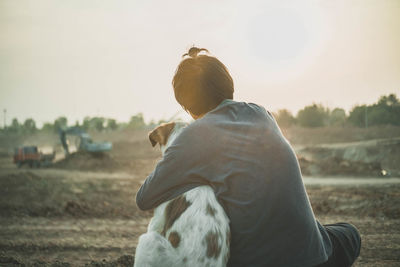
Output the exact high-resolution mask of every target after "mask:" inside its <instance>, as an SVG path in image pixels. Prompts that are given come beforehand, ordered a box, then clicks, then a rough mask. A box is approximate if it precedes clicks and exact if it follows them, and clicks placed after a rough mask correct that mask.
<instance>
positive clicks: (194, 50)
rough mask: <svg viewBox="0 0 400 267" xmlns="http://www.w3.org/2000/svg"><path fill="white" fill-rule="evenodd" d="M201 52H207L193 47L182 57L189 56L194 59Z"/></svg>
mask: <svg viewBox="0 0 400 267" xmlns="http://www.w3.org/2000/svg"><path fill="white" fill-rule="evenodd" d="M201 51H205V52H207V53H208V50H207V49H205V48H198V47H195V46H193V47H191V48H190V49H189V51H188V52H187V53H185V54H184V55H183V56H182V57H185V56H189V57H191V58H195V57H197V54H198V53H200V52H201Z"/></svg>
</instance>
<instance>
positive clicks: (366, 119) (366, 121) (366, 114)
mask: <svg viewBox="0 0 400 267" xmlns="http://www.w3.org/2000/svg"><path fill="white" fill-rule="evenodd" d="M367 109H368V106H367V105H365V128H368V111H367Z"/></svg>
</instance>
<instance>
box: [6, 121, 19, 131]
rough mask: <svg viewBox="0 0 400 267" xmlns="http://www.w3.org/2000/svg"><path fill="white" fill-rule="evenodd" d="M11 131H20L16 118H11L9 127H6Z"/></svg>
mask: <svg viewBox="0 0 400 267" xmlns="http://www.w3.org/2000/svg"><path fill="white" fill-rule="evenodd" d="M7 130H8V131H9V132H11V133H19V132H21V125H20V124H19V122H18V119H17V118H14V119H12V121H11V125H10V127H8V129H7Z"/></svg>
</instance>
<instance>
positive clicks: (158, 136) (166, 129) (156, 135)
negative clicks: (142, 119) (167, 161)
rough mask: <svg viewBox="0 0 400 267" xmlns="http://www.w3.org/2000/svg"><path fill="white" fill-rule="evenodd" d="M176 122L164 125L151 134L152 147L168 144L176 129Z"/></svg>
mask: <svg viewBox="0 0 400 267" xmlns="http://www.w3.org/2000/svg"><path fill="white" fill-rule="evenodd" d="M174 126H175V122H168V123H163V124H161V125H160V126H158V127H157V128H155V129H154V130H153V131H151V132H150V133H149V140H150V142H151V145H152V146H153V147H154V146H155V145H157V143H159V144H160V145H162V146H164V145H166V144H167V141H168V137H169V135H170V134H171V131H172V129H174Z"/></svg>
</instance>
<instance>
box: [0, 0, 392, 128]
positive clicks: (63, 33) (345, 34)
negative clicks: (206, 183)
mask: <svg viewBox="0 0 400 267" xmlns="http://www.w3.org/2000/svg"><path fill="white" fill-rule="evenodd" d="M192 45H196V46H198V47H204V48H207V49H208V50H209V51H210V53H211V55H213V56H215V57H217V58H218V59H219V60H221V61H222V62H223V63H224V64H225V65H226V66H227V68H228V70H229V71H230V73H231V75H232V77H233V80H234V85H235V96H234V98H235V100H237V101H246V102H253V103H257V104H260V105H262V106H264V107H265V108H266V109H268V110H271V111H276V110H278V109H282V108H286V109H288V110H290V111H291V112H293V113H294V114H295V113H296V112H297V111H298V110H299V109H301V108H303V107H304V106H306V105H310V104H312V103H321V104H323V105H325V106H328V107H330V108H334V107H341V108H344V109H345V110H346V111H349V110H350V109H351V108H352V107H353V106H354V105H356V104H371V103H374V102H376V101H377V100H378V98H379V97H380V96H381V95H387V94H390V93H395V94H397V95H398V96H400V1H399V0H338V1H330V0H321V1H316V0H303V1H288V0H287V1H268V0H260V1H258V0H247V1H232V0H203V1H201V2H200V1H188V0H186V1H184V0H182V1H177V0H172V1H155V0H147V1H136V0H113V1H111V0H109V1H102V0H85V1H81V0H68V1H64V0H51V1H44V0H37V1H32V0H29V1H28V0H26V1H24V0H20V1H15V0H2V1H0V109H1V111H2V112H1V114H0V117H1V118H2V119H1V120H0V121H1V123H0V125H1V126H3V119H4V110H6V123H7V124H9V123H10V122H11V119H12V118H17V119H18V120H19V121H23V120H25V119H26V118H33V119H35V120H36V122H37V124H38V125H41V124H42V123H43V122H47V121H50V122H52V121H54V119H55V118H57V117H59V116H67V118H68V120H69V122H70V123H75V121H76V120H79V121H82V119H83V118H84V117H85V116H103V117H112V118H115V119H117V120H118V121H128V120H129V118H130V116H132V115H134V114H137V113H140V112H141V113H143V115H144V118H145V120H146V121H147V122H148V121H150V120H156V121H157V120H159V119H167V120H168V119H170V118H172V117H173V116H174V115H175V114H177V113H178V112H179V113H178V117H181V118H183V119H187V118H188V116H187V115H186V114H185V113H184V112H183V111H182V109H181V107H180V106H179V105H178V104H177V103H176V101H175V98H174V94H173V89H172V85H171V80H172V77H173V75H174V72H175V69H176V67H177V65H178V64H179V62H180V60H181V55H182V54H184V53H185V52H186V51H187V50H188V49H189V48H190V47H191V46H192Z"/></svg>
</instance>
